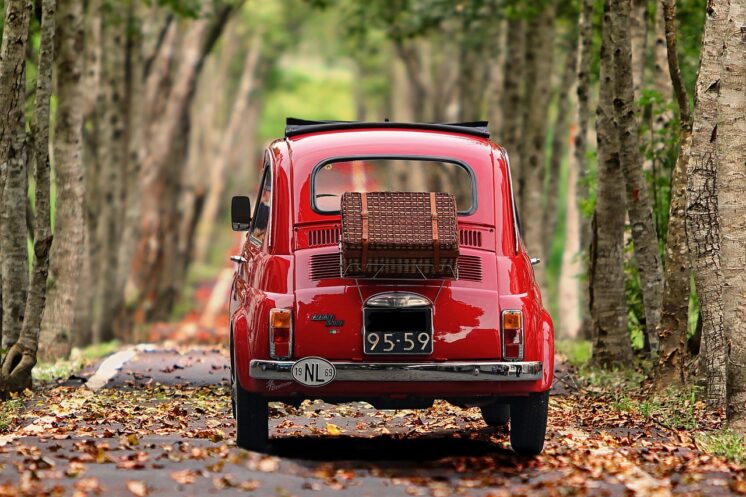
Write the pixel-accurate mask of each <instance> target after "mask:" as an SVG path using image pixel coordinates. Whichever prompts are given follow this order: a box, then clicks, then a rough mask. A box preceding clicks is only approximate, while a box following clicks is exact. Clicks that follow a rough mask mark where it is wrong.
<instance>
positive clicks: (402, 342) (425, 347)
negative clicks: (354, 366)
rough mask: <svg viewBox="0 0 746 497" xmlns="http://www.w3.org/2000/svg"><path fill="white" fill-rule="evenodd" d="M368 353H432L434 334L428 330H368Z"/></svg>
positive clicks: (366, 335)
mask: <svg viewBox="0 0 746 497" xmlns="http://www.w3.org/2000/svg"><path fill="white" fill-rule="evenodd" d="M365 353H366V354H398V355H408V354H426V355H427V354H432V353H433V334H432V332H427V331H419V332H417V331H389V332H386V331H368V332H366V333H365Z"/></svg>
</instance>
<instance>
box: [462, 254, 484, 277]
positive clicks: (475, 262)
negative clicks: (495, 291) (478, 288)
mask: <svg viewBox="0 0 746 497" xmlns="http://www.w3.org/2000/svg"><path fill="white" fill-rule="evenodd" d="M458 277H459V279H460V280H469V281H482V260H481V259H480V258H479V257H477V256H475V255H460V256H458Z"/></svg>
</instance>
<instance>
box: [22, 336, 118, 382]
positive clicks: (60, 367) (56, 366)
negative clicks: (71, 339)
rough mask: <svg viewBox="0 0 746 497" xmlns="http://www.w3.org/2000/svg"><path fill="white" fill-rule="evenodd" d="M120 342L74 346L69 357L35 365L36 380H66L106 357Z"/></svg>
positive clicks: (34, 374) (34, 375)
mask: <svg viewBox="0 0 746 497" xmlns="http://www.w3.org/2000/svg"><path fill="white" fill-rule="evenodd" d="M119 345H120V344H119V342H118V341H117V340H112V341H111V342H105V343H100V344H95V345H89V346H88V347H85V348H83V349H78V348H74V349H73V350H72V352H71V353H70V357H69V358H68V359H61V360H59V361H55V362H40V363H38V364H37V365H36V367H34V371H33V373H32V375H33V378H34V381H38V382H43V383H49V382H53V381H58V380H65V379H67V378H69V377H70V376H71V375H73V374H75V373H77V372H78V371H80V370H81V369H83V367H84V366H85V365H86V364H88V363H89V362H91V361H94V360H96V359H100V358H102V357H106V356H107V355H109V354H112V353H113V352H115V351H116V350H117V349H118V348H119Z"/></svg>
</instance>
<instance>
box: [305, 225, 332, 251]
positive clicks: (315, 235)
mask: <svg viewBox="0 0 746 497" xmlns="http://www.w3.org/2000/svg"><path fill="white" fill-rule="evenodd" d="M338 243H339V228H337V227H334V228H317V229H313V230H310V231H309V232H308V246H309V247H323V246H324V245H336V244H338Z"/></svg>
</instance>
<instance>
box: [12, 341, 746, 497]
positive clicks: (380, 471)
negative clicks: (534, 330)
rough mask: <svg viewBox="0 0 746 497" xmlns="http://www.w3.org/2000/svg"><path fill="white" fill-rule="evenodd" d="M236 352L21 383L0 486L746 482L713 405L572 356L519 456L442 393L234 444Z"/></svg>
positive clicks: (84, 489) (562, 491)
mask: <svg viewBox="0 0 746 497" xmlns="http://www.w3.org/2000/svg"><path fill="white" fill-rule="evenodd" d="M227 363H228V357H227V351H226V350H225V349H223V348H221V347H216V346H212V347H201V348H200V347H192V348H182V349H178V348H175V347H174V348H170V349H164V348H151V349H143V350H139V351H137V352H136V354H135V355H134V356H133V357H132V359H131V360H129V361H128V362H126V363H125V364H124V365H123V366H122V369H121V370H120V371H119V372H118V373H117V374H116V375H115V376H114V377H113V378H112V379H111V380H110V381H109V382H107V384H106V386H105V387H103V388H100V389H98V390H95V391H92V390H91V389H89V388H87V387H86V386H85V384H84V383H83V381H84V380H85V379H86V377H90V376H91V374H92V373H93V371H94V369H95V368H89V369H88V370H86V371H84V372H83V373H82V379H80V380H78V381H75V378H73V379H72V380H71V381H69V382H68V386H48V387H47V388H46V389H42V390H40V391H38V392H35V393H33V394H32V393H30V392H27V393H26V394H25V395H21V396H19V398H18V399H17V402H18V403H19V404H21V405H22V406H25V409H23V408H18V409H16V410H15V411H13V412H10V411H8V410H7V408H5V412H4V413H3V416H4V419H5V420H6V422H7V425H6V426H5V428H4V429H3V434H2V437H1V438H0V444H2V446H0V454H2V455H1V456H0V458H2V461H3V462H4V464H3V465H2V466H1V467H0V496H5V495H8V496H9V495H14V496H15V495H24V496H45V495H50V496H51V495H72V494H74V495H80V496H83V495H102V494H103V493H104V492H105V493H106V494H107V495H125V496H128V495H137V496H142V495H200V494H205V493H208V492H210V493H212V492H218V495H223V494H233V493H236V494H239V493H244V492H254V493H255V494H256V495H283V496H285V495H299V496H300V495H331V492H334V494H337V493H339V494H340V495H347V494H348V493H349V494H350V495H371V496H375V495H386V496H389V495H402V496H404V495H432V496H446V495H478V496H482V495H493V496H497V495H505V496H508V495H510V496H517V495H568V494H574V495H620V496H621V495H640V496H642V495H645V496H647V495H661V496H662V495H674V494H708V495H710V494H713V493H717V494H724V495H728V494H739V493H746V472H745V471H744V468H743V465H738V464H736V463H734V462H731V463H729V462H726V460H724V459H722V458H720V457H717V456H713V455H710V454H708V453H707V452H706V449H707V447H706V446H705V445H706V443H707V437H706V434H707V433H708V432H709V430H712V429H714V428H717V427H718V426H719V424H720V421H719V420H718V419H716V418H712V417H706V416H705V415H704V414H703V412H704V411H703V406H702V405H701V403H695V402H691V401H690V400H687V399H686V398H677V399H676V401H677V402H679V404H678V406H677V407H676V408H675V409H672V407H671V405H666V404H646V402H648V401H647V400H645V399H646V398H647V397H644V396H643V395H642V394H638V396H635V395H630V393H629V392H627V391H624V390H622V389H617V391H613V389H610V388H609V387H608V385H605V386H604V387H603V388H601V387H599V386H598V385H597V384H596V383H594V382H593V381H587V380H583V379H581V378H578V377H576V376H573V372H572V368H568V367H567V366H566V364H564V363H562V364H561V365H560V367H561V368H562V369H561V371H560V372H559V374H558V380H557V383H556V385H555V392H556V395H554V396H553V397H552V400H551V404H550V426H549V430H548V435H547V445H546V449H545V451H544V453H543V454H542V455H541V456H539V457H537V458H535V459H523V458H520V457H517V456H515V455H514V454H513V453H512V452H511V451H510V449H509V443H508V439H507V438H508V437H507V435H508V432H507V430H506V429H493V428H489V427H487V426H486V425H485V423H484V422H483V421H482V418H481V414H480V413H479V410H478V409H475V408H472V409H460V408H457V407H454V406H452V405H450V404H448V403H446V402H442V401H439V402H437V403H436V404H435V405H434V406H433V407H432V408H430V409H425V410H402V411H376V410H374V409H373V408H371V407H370V406H369V405H367V404H361V403H355V404H345V405H342V406H331V405H328V404H323V403H321V402H315V403H313V402H308V401H307V402H305V403H304V404H302V405H301V406H300V407H298V408H293V407H289V406H286V405H284V404H273V407H272V409H271V412H270V415H271V420H270V437H271V438H272V442H273V443H272V450H271V453H270V454H268V455H265V454H259V453H250V452H246V451H243V450H240V449H237V448H236V447H235V446H234V444H233V441H232V440H233V436H234V433H233V431H234V423H233V420H232V418H231V416H230V395H229V389H228V386H227V378H228V370H227V369H226V368H225V365H226V364H227ZM197 378H201V379H203V381H202V382H201V383H200V384H199V385H198V384H197V383H198V382H196V381H195V380H196V379H197ZM604 392H607V393H604ZM608 392H611V393H608Z"/></svg>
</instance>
